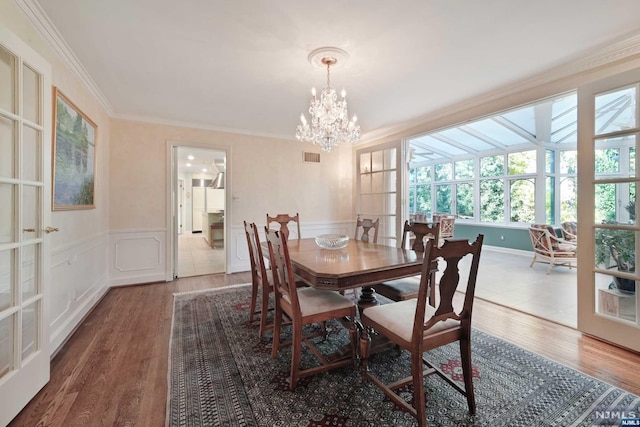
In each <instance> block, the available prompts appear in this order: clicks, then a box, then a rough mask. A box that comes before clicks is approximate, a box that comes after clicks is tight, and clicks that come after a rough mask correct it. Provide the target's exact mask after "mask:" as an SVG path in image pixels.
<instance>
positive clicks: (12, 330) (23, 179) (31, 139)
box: [0, 27, 51, 425]
mask: <svg viewBox="0 0 640 427" xmlns="http://www.w3.org/2000/svg"><path fill="white" fill-rule="evenodd" d="M0 88H1V89H0V396H2V398H1V399H0V425H6V424H8V423H9V421H10V420H11V419H12V418H13V417H15V415H16V414H17V413H18V412H19V411H20V410H21V409H22V408H23V407H24V406H25V405H26V404H27V403H28V402H29V400H31V398H32V397H33V396H35V394H36V393H37V392H38V391H39V390H40V389H41V388H42V387H43V386H44V385H45V384H46V383H47V382H48V381H49V357H50V351H49V340H50V338H49V332H48V324H49V319H48V306H47V305H48V297H49V282H48V280H49V279H48V278H49V274H45V273H46V272H48V271H49V269H50V248H49V239H48V238H47V233H48V232H47V230H49V231H50V230H51V229H50V228H45V227H46V226H47V225H49V220H50V215H51V213H50V212H51V211H50V207H51V69H50V65H49V64H48V63H47V62H46V61H44V59H42V58H41V57H40V56H39V55H37V54H36V53H35V52H34V51H33V50H32V49H31V48H30V47H29V46H27V45H26V44H24V43H23V42H22V41H21V40H20V39H18V38H17V37H16V36H15V35H13V34H12V33H10V32H9V31H8V30H6V29H4V28H3V27H0Z"/></svg>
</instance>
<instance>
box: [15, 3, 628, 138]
mask: <svg viewBox="0 0 640 427" xmlns="http://www.w3.org/2000/svg"><path fill="white" fill-rule="evenodd" d="M16 1H38V4H39V6H40V7H41V9H42V10H43V11H44V13H46V15H47V16H48V18H49V20H50V21H51V23H52V24H53V26H55V28H56V29H57V31H58V32H59V33H60V35H61V36H62V38H63V39H64V41H66V43H67V44H68V46H69V48H70V49H71V51H72V52H73V54H74V55H75V56H76V57H77V59H78V61H79V63H80V64H81V65H82V66H83V67H84V69H86V71H87V73H88V74H89V75H90V77H91V79H93V81H94V82H95V86H96V87H97V88H98V92H100V95H101V96H100V99H103V100H104V104H105V105H106V106H107V109H108V110H109V112H110V113H111V114H112V115H113V116H115V117H124V118H131V119H142V120H152V121H165V122H174V123H183V124H187V125H191V126H197V127H206V128H212V129H220V130H230V131H235V132H241V133H248V134H256V135H265V136H277V137H285V138H293V137H294V134H295V128H296V125H297V123H298V121H299V116H300V113H301V112H306V111H307V109H308V107H309V100H310V92H309V91H310V88H311V86H315V87H316V88H321V87H324V86H325V84H326V73H325V70H323V69H320V68H314V67H313V66H312V65H311V64H310V63H309V62H308V61H307V56H308V54H309V52H310V51H312V50H314V49H316V48H319V47H322V46H335V47H339V48H342V49H344V50H346V51H347V52H348V54H349V55H350V58H349V60H348V61H347V62H346V63H344V64H338V65H339V66H338V67H336V68H335V69H334V70H332V72H331V81H332V84H333V85H334V86H335V87H336V88H338V89H341V88H343V87H344V88H345V89H346V90H347V92H348V95H347V99H348V101H349V110H350V113H351V114H353V113H357V115H358V123H359V124H360V125H361V127H362V131H363V133H364V134H365V137H366V134H367V133H369V132H381V131H383V130H384V129H386V128H389V127H392V126H397V125H398V124H400V123H407V124H408V123H414V122H416V121H417V120H421V119H424V118H425V117H426V116H428V114H429V113H433V112H435V111H437V110H440V109H443V108H446V107H448V106H451V105H455V104H458V103H460V102H462V101H464V100H467V99H470V98H473V97H479V96H482V95H483V94H487V93H490V92H492V91H495V90H496V89H499V88H504V87H505V86H508V85H513V84H515V83H517V82H520V81H523V80H524V79H527V78H531V77H533V76H535V75H537V74H539V73H541V72H544V71H546V70H549V69H552V68H554V67H558V66H560V65H563V64H566V63H568V62H571V61H574V60H577V59H579V58H582V57H584V56H585V55H587V54H589V53H592V52H594V51H596V50H599V49H603V48H606V46H607V45H609V44H611V43H612V42H615V41H620V40H624V39H626V38H628V37H630V36H632V35H637V34H640V20H639V19H638V16H640V2H639V1H637V0H609V1H602V0H563V1H557V0H537V1H529V0H484V1H455V0H454V1H451V0H421V1H417V0H416V1H399V2H373V3H372V2H371V1H364V0H351V1H348V2H345V1H338V0H325V1H323V2H321V3H317V2H314V3H311V2H303V1H299V0H278V1H268V0H243V1H237V0H235V1H231V0H224V1H211V0H183V1H179V2H178V1H175V0H135V1H131V0H109V1H104V0H83V1H78V0H47V1H44V0H16Z"/></svg>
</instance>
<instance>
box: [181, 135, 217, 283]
mask: <svg viewBox="0 0 640 427" xmlns="http://www.w3.org/2000/svg"><path fill="white" fill-rule="evenodd" d="M172 158H173V165H174V168H173V170H174V174H173V180H172V181H173V182H172V188H173V192H172V194H174V198H173V199H174V202H173V204H174V206H173V212H175V215H174V218H173V219H174V226H173V228H172V229H173V231H172V233H173V253H174V257H173V260H174V263H173V278H179V277H192V276H201V275H207V274H216V273H224V272H225V271H226V250H225V249H226V241H225V212H226V209H225V208H226V202H225V201H226V189H225V175H226V161H227V153H226V151H225V150H217V149H209V148H201V147H191V146H177V147H173V150H172Z"/></svg>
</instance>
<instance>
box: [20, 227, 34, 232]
mask: <svg viewBox="0 0 640 427" xmlns="http://www.w3.org/2000/svg"><path fill="white" fill-rule="evenodd" d="M22 232H23V233H35V232H36V229H35V228H23V229H22Z"/></svg>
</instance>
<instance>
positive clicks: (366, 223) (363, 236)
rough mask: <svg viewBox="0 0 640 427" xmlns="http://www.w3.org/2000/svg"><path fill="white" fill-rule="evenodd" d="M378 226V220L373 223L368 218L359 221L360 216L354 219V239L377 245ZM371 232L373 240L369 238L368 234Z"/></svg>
mask: <svg viewBox="0 0 640 427" xmlns="http://www.w3.org/2000/svg"><path fill="white" fill-rule="evenodd" d="M379 224H380V218H377V219H376V220H375V221H374V220H372V219H370V218H363V219H360V215H358V217H357V218H356V234H355V236H354V238H355V239H356V240H362V241H363V242H371V243H378V226H379ZM371 230H373V238H371V237H370V235H369V234H370V232H371Z"/></svg>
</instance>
